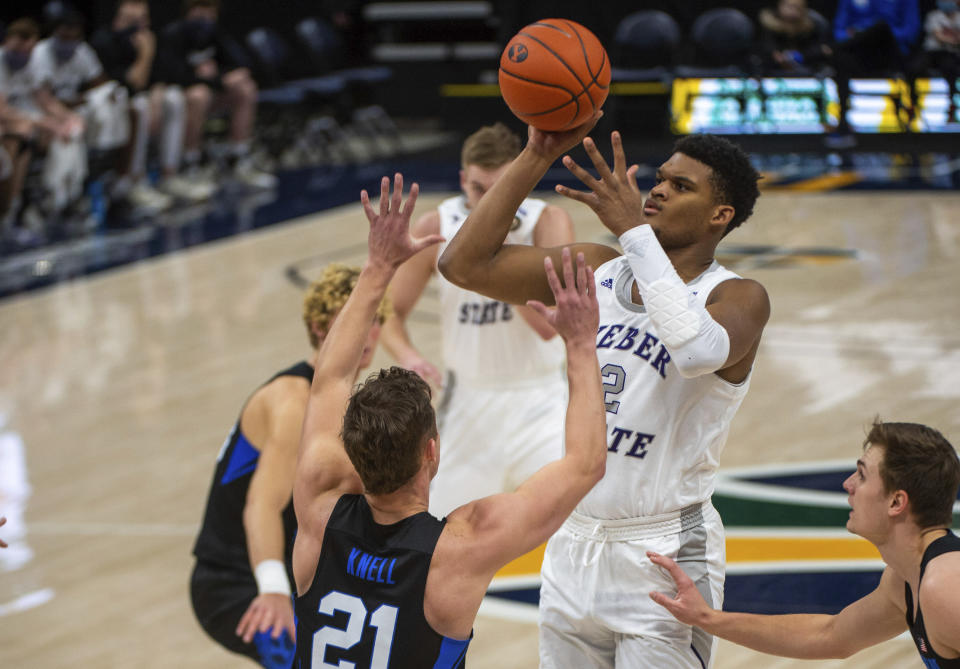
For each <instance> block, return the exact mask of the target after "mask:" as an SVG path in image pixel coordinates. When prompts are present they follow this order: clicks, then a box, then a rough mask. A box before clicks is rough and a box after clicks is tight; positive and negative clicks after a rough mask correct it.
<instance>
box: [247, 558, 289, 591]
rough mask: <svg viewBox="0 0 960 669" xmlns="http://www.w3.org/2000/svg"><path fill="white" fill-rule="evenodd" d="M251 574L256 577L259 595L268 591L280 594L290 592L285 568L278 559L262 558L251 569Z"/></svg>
mask: <svg viewBox="0 0 960 669" xmlns="http://www.w3.org/2000/svg"><path fill="white" fill-rule="evenodd" d="M253 576H254V578H256V579H257V590H258V591H259V592H260V594H261V595H264V594H266V593H268V592H275V593H277V594H280V595H289V594H290V581H288V580H287V570H286V569H285V568H284V566H283V563H282V562H281V561H280V560H264V561H263V562H261V563H260V564H258V565H257V566H256V568H255V569H254V570H253Z"/></svg>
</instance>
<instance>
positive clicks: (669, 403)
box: [439, 117, 770, 669]
mask: <svg viewBox="0 0 960 669" xmlns="http://www.w3.org/2000/svg"><path fill="white" fill-rule="evenodd" d="M596 118H598V117H595V118H594V119H592V120H591V122H589V123H587V124H586V125H584V126H582V127H580V128H577V129H574V130H571V131H569V132H564V133H545V132H541V131H538V130H536V129H533V128H531V129H530V139H529V141H528V143H527V146H526V147H525V148H524V150H523V151H522V152H521V154H520V156H519V157H518V158H517V159H516V160H515V161H514V162H513V164H511V165H510V167H509V168H507V170H506V172H505V173H504V174H503V176H502V178H501V179H500V180H498V181H497V183H496V184H495V185H494V187H493V188H492V189H491V190H490V192H488V193H487V194H486V196H485V197H484V198H483V200H482V201H481V202H480V203H479V204H478V206H477V207H476V208H474V210H473V212H472V213H471V215H470V218H469V219H468V220H467V221H466V223H465V224H464V225H463V226H462V227H461V228H460V231H459V232H458V233H457V236H456V237H455V238H454V239H453V240H451V241H450V243H449V244H448V246H447V249H446V251H445V252H444V253H443V255H442V256H441V258H440V260H439V268H440V271H441V272H442V273H443V275H444V276H445V277H447V278H448V279H449V280H450V281H452V282H454V283H456V284H457V285H460V286H463V287H465V288H469V289H472V290H476V291H478V292H480V293H482V294H485V295H489V296H490V297H492V298H494V299H499V300H503V301H505V302H511V303H516V302H521V303H522V302H524V301H525V300H530V299H536V300H540V301H543V300H549V299H550V298H549V286H548V285H547V284H546V282H545V281H543V279H541V278H540V276H539V275H538V272H539V267H540V265H541V264H542V263H543V258H544V256H550V257H552V258H554V262H557V260H556V259H557V258H559V253H560V249H538V248H534V247H528V246H510V245H507V246H502V241H503V240H504V238H505V236H506V233H507V231H508V230H509V227H510V224H511V217H512V212H513V211H514V210H515V209H516V207H517V206H518V204H519V203H520V202H521V201H522V200H523V198H524V197H526V195H527V193H528V192H529V191H530V189H531V188H533V186H534V185H536V183H537V182H538V181H539V180H540V179H541V178H542V177H543V176H544V174H545V173H546V171H547V169H548V168H549V167H550V165H551V164H552V163H553V162H554V160H556V159H557V158H559V157H560V156H561V155H563V153H564V152H565V151H567V150H569V149H570V148H572V147H574V146H576V144H578V143H579V142H580V141H581V140H583V144H584V147H585V148H586V150H587V153H588V155H589V156H590V158H591V160H592V161H593V163H594V166H595V168H596V169H597V172H598V173H599V179H595V178H593V177H592V176H590V174H589V173H588V172H586V171H585V170H583V169H582V168H580V167H579V166H578V165H576V164H575V163H574V162H573V160H572V159H570V158H569V157H567V158H565V159H564V164H565V165H566V166H567V168H568V169H570V170H571V172H573V174H574V175H576V176H577V177H578V178H580V179H581V180H582V181H583V182H584V183H585V184H586V185H587V186H588V187H589V188H590V189H591V191H592V192H579V191H573V190H570V189H567V188H562V187H557V190H558V192H560V193H562V194H564V195H567V196H569V197H571V198H573V199H575V200H578V201H580V202H584V203H586V204H587V205H589V206H590V207H591V209H593V211H594V212H596V214H597V215H598V216H599V218H600V220H601V221H602V222H603V224H604V225H605V226H606V227H607V228H608V229H610V231H611V232H613V233H614V234H615V235H617V236H618V237H619V238H620V244H621V245H622V247H623V249H624V254H625V255H623V256H621V255H620V253H618V252H617V251H616V250H614V249H612V248H609V247H606V246H602V245H597V244H576V245H574V246H573V248H572V250H573V251H580V252H582V253H583V254H584V255H585V256H586V258H587V262H589V263H591V264H592V265H593V266H595V267H596V268H597V269H596V273H595V276H596V281H597V294H598V298H599V302H600V327H599V331H598V333H597V339H596V346H597V355H598V357H599V360H600V367H601V373H602V375H603V380H604V390H605V397H604V400H605V404H606V409H607V448H608V452H607V470H606V475H605V476H604V478H603V480H602V481H601V482H600V483H599V484H598V485H597V486H596V487H595V488H594V489H593V490H592V491H591V492H590V493H588V494H587V496H586V497H585V498H584V499H583V501H582V502H581V503H580V504H579V505H578V506H577V509H576V510H575V511H574V513H573V514H571V516H570V517H569V519H568V520H567V521H566V523H565V524H564V526H563V527H562V528H561V529H560V530H559V531H558V532H557V533H556V534H555V535H554V536H553V537H552V538H551V539H550V541H549V542H548V544H547V552H546V556H545V558H544V563H543V570H542V578H543V585H542V588H541V595H540V660H541V667H544V668H554V667H564V668H567V667H569V668H570V669H573V668H574V667H576V668H578V669H582V668H584V667H612V666H618V667H631V668H633V667H656V668H657V669H671V668H676V667H683V668H686V667H690V668H698V669H699V668H702V667H707V666H709V665H710V662H711V654H712V648H713V638H712V637H711V636H709V635H708V634H706V633H705V632H703V631H702V630H699V629H697V628H693V627H690V626H688V625H684V624H681V623H679V622H678V621H676V620H675V619H674V618H673V617H672V616H671V615H669V613H668V612H667V611H666V610H665V609H662V608H660V607H657V606H656V605H654V603H653V602H652V601H651V600H650V599H649V597H647V592H649V591H650V590H660V591H664V590H666V591H669V590H670V589H671V588H672V586H673V582H672V580H670V577H669V576H668V575H666V574H664V573H663V572H662V571H661V570H660V569H659V568H658V567H657V566H656V565H654V564H652V563H651V562H650V560H649V558H648V557H647V555H646V551H648V550H650V551H654V552H656V553H658V554H667V555H668V556H669V557H671V558H673V559H674V560H677V561H678V562H679V563H680V565H681V566H682V568H683V569H684V571H686V572H687V574H689V575H690V577H691V579H692V580H693V581H694V582H695V583H696V584H697V587H698V589H699V590H700V591H701V592H702V593H703V594H704V597H705V598H706V599H707V600H708V601H709V602H712V604H713V605H714V606H715V607H718V608H719V606H720V604H721V601H722V598H723V580H724V566H725V565H724V534H723V526H722V524H721V521H720V517H719V515H718V514H717V512H716V510H714V508H713V506H712V505H711V504H710V496H711V494H712V492H713V487H714V478H715V474H716V470H717V459H718V457H719V455H720V451H721V450H722V448H723V445H724V442H725V440H726V437H727V433H728V430H729V426H730V421H731V419H732V418H733V415H734V413H736V410H737V408H738V407H739V406H740V403H741V401H742V400H743V397H744V395H745V394H746V392H747V387H748V385H749V383H750V373H751V369H752V366H753V360H754V357H755V356H756V352H757V347H758V346H759V342H760V334H761V331H762V330H763V326H764V325H765V323H766V321H767V318H768V317H769V311H770V305H769V300H768V298H767V294H766V291H765V290H764V288H763V287H762V286H761V285H760V284H758V283H757V282H755V281H751V280H747V279H741V278H740V277H738V276H737V275H736V274H734V273H733V272H730V271H729V270H727V269H725V268H724V267H722V266H721V265H719V264H718V263H717V262H716V261H715V260H714V253H715V250H716V247H717V244H718V243H719V241H720V239H721V238H722V237H723V236H724V235H725V234H727V233H728V232H729V231H730V230H731V229H733V228H735V227H737V226H738V225H740V223H742V222H743V221H744V220H745V219H746V218H747V217H749V215H750V214H751V212H752V210H753V205H754V202H755V201H756V198H757V196H758V195H759V191H758V189H757V180H758V178H759V175H758V174H757V172H756V171H755V170H754V169H753V167H752V166H751V165H750V162H749V160H748V159H747V156H746V155H745V154H744V153H743V152H742V151H741V150H740V149H739V148H738V147H736V146H735V145H733V144H731V143H730V142H728V141H726V140H724V139H720V138H717V137H711V136H708V135H699V136H690V137H685V138H683V139H681V140H680V141H678V142H677V144H676V147H675V150H674V153H673V155H671V156H670V158H669V159H668V160H667V161H666V162H665V163H663V164H662V165H661V166H660V167H659V169H658V170H657V179H656V185H655V186H654V187H653V188H652V189H651V190H650V192H649V195H648V196H647V197H644V193H642V192H641V191H640V190H639V188H638V187H637V184H636V180H635V178H634V177H635V174H636V170H637V167H636V166H633V167H631V168H629V169H627V165H626V160H625V157H624V153H623V148H622V145H621V140H620V136H619V134H618V133H614V134H613V148H614V166H613V170H612V171H611V170H610V168H609V167H608V166H607V165H606V163H605V162H604V160H603V158H602V157H601V156H600V153H599V152H598V151H597V148H596V146H595V145H594V143H593V142H592V140H590V139H584V137H585V135H586V134H587V132H589V129H590V128H591V127H592V125H593V124H594V123H595V122H596ZM655 546H656V547H658V548H654V547H655ZM653 584H659V585H658V586H657V587H651V586H653Z"/></svg>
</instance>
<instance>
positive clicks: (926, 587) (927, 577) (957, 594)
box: [920, 551, 960, 607]
mask: <svg viewBox="0 0 960 669" xmlns="http://www.w3.org/2000/svg"><path fill="white" fill-rule="evenodd" d="M920 598H921V599H922V600H923V601H924V607H926V601H927V600H928V599H929V598H938V599H941V598H942V599H943V600H944V601H949V602H951V603H952V606H953V607H956V606H958V605H960V601H958V598H960V551H951V552H949V553H941V554H940V555H938V556H936V557H935V558H933V559H932V560H930V562H928V563H927V568H926V570H925V571H924V573H923V580H922V581H920Z"/></svg>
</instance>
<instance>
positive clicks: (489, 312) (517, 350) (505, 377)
mask: <svg viewBox="0 0 960 669" xmlns="http://www.w3.org/2000/svg"><path fill="white" fill-rule="evenodd" d="M546 206H547V204H546V202H544V201H543V200H537V199H532V198H528V199H526V200H524V201H523V203H522V204H521V205H520V208H519V209H518V210H517V215H516V218H515V220H514V227H513V229H511V230H510V232H509V234H508V235H507V238H506V240H505V242H504V243H506V244H527V245H532V244H533V230H534V228H535V227H536V225H537V221H538V220H539V219H540V214H541V213H542V212H543V210H544V208H545V207H546ZM439 212H440V234H442V235H443V236H444V237H445V238H446V239H448V240H449V239H453V236H454V235H455V234H456V233H457V230H459V229H460V226H461V225H462V224H463V222H464V221H465V220H466V218H467V215H468V214H469V213H470V211H469V210H468V209H467V206H466V197H464V196H463V195H460V196H458V197H453V198H450V199H448V200H444V201H443V202H442V203H441V204H440V207H439ZM442 252H443V248H441V249H440V251H439V252H438V254H439V253H442ZM440 306H441V318H442V324H443V362H444V365H445V367H446V368H447V369H448V370H451V371H453V372H454V374H455V375H456V378H457V382H458V383H460V382H465V383H468V384H473V385H477V384H482V385H486V384H490V383H493V384H499V383H503V382H504V381H506V382H509V381H511V380H530V379H536V378H540V377H544V376H548V375H549V376H556V375H557V374H558V373H559V371H560V369H561V367H562V365H563V358H564V349H563V342H562V341H561V340H560V338H559V337H554V338H553V339H551V340H550V341H544V340H543V339H542V338H541V337H540V335H538V334H537V333H536V332H534V331H533V329H532V328H531V327H530V326H529V325H527V323H526V321H524V320H523V318H522V317H521V316H520V314H518V313H517V311H516V308H515V307H513V306H512V305H509V304H506V303H504V302H499V301H497V300H492V299H490V298H488V297H484V296H483V295H480V294H478V293H474V292H471V291H469V290H464V289H463V288H460V287H459V286H456V285H454V284H452V283H450V282H449V281H447V280H446V279H444V278H443V277H440Z"/></svg>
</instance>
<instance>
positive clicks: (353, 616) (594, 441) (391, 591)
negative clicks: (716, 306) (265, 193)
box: [293, 174, 606, 669]
mask: <svg viewBox="0 0 960 669" xmlns="http://www.w3.org/2000/svg"><path fill="white" fill-rule="evenodd" d="M402 190H403V182H402V178H401V176H400V175H399V174H398V175H397V176H396V177H395V182H394V189H393V194H392V196H391V194H390V182H389V179H387V178H384V179H383V182H382V184H381V194H380V195H381V197H380V210H379V213H376V212H375V211H374V209H373V208H372V207H371V205H370V202H369V199H368V197H367V194H366V192H364V193H363V194H362V196H361V200H362V202H363V205H364V210H365V211H366V214H367V218H368V219H369V221H370V237H369V253H370V255H369V258H368V260H367V262H366V264H365V266H364V268H363V270H362V271H361V273H360V278H359V279H358V281H357V285H356V288H355V289H354V291H353V293H352V294H351V296H350V299H349V300H347V304H346V305H345V306H344V307H343V310H342V311H341V312H340V314H339V316H338V317H337V320H336V321H335V322H334V324H333V328H332V329H331V331H330V334H329V336H328V337H327V340H326V342H325V343H324V345H323V347H322V349H321V351H320V356H319V358H318V366H317V370H316V374H315V376H314V379H313V386H312V388H311V391H310V400H309V402H308V404H307V414H306V418H305V422H304V428H303V436H302V439H301V445H300V460H299V462H298V464H297V473H296V480H295V484H294V491H293V499H294V506H295V508H296V513H297V520H298V523H299V531H298V534H297V538H296V541H295V544H294V549H293V573H294V577H295V579H296V585H297V593H298V596H297V599H296V613H297V662H298V665H297V666H298V667H299V668H300V669H308V668H309V667H337V666H339V667H353V666H356V667H357V668H358V669H359V668H361V667H362V668H364V669H368V668H369V669H386V667H387V666H389V667H390V668H391V669H403V668H404V667H410V668H411V669H412V668H416V669H420V668H423V667H427V668H430V667H433V668H434V669H446V668H450V667H462V666H463V662H464V655H465V653H466V650H467V645H468V643H469V641H470V638H471V635H472V628H473V621H474V618H475V617H476V614H477V609H478V608H479V607H480V602H481V600H482V599H483V596H484V594H485V592H486V589H487V586H488V585H489V584H490V580H491V578H493V575H494V574H495V573H496V571H497V570H498V569H499V568H500V567H502V566H503V565H504V564H506V563H507V562H509V561H510V560H512V559H514V558H516V557H518V556H520V555H523V554H524V553H526V552H527V551H529V550H531V549H532V548H534V547H536V546H538V545H540V543H542V542H543V541H544V540H546V539H547V537H549V536H550V535H551V534H552V533H553V532H554V531H555V530H556V529H557V528H558V527H559V526H560V524H561V523H562V522H563V520H564V519H565V518H566V517H567V516H568V515H569V514H570V512H571V511H572V510H573V508H574V506H575V505H576V504H577V502H578V501H579V500H580V499H581V498H582V497H583V496H584V495H585V494H586V493H587V491H589V490H590V488H591V487H593V485H594V484H595V483H596V482H597V481H599V480H600V478H601V477H602V476H603V472H604V467H605V465H604V463H605V461H606V439H605V431H604V430H605V419H604V406H603V394H602V389H601V383H600V369H599V366H598V364H597V355H596V349H595V346H594V337H595V335H596V331H597V326H598V318H599V317H598V307H597V298H596V293H595V290H594V278H593V272H592V270H591V269H590V268H589V267H587V266H586V265H585V263H584V260H583V256H582V255H580V256H579V257H578V258H577V263H576V265H577V267H576V270H574V267H573V262H572V260H571V257H570V253H569V251H566V252H564V253H563V255H562V263H563V270H562V274H563V276H564V282H563V286H561V283H560V280H559V278H558V277H557V276H556V274H555V272H554V270H553V265H552V264H551V262H550V261H549V260H548V261H547V262H546V263H545V265H546V270H547V277H548V279H549V282H550V286H551V288H552V290H553V293H554V295H555V296H556V302H557V310H556V312H554V313H549V314H548V312H547V309H546V308H545V307H544V306H543V305H542V304H540V303H539V302H537V303H530V305H531V306H533V307H534V309H536V310H537V311H538V312H539V313H540V314H541V315H542V316H544V317H545V318H547V319H548V321H549V322H550V324H551V325H552V326H553V327H554V328H555V329H556V331H557V332H558V333H559V334H560V336H561V338H562V339H563V341H564V343H565V345H566V350H567V380H568V383H569V389H570V399H569V404H568V406H567V414H566V430H565V438H566V443H565V446H566V453H565V455H564V456H563V457H561V458H559V459H557V460H555V461H553V462H551V463H549V464H547V465H545V466H544V467H543V468H541V469H540V470H539V471H537V472H536V473H534V474H533V475H532V476H531V477H530V478H529V479H527V480H526V481H525V482H523V483H522V484H521V485H520V486H519V487H518V488H517V490H516V491H515V492H512V493H504V494H499V495H493V496H491V497H484V498H482V499H479V500H476V501H471V502H468V503H467V504H464V505H463V506H460V507H458V508H456V509H454V510H453V511H452V512H451V513H450V514H449V515H448V516H447V517H446V518H444V519H443V520H438V519H437V518H435V517H433V516H432V515H430V513H429V512H428V505H429V501H430V500H429V490H430V481H431V480H432V479H433V477H434V476H435V475H436V473H437V467H438V465H439V461H440V453H441V450H442V447H440V446H438V444H437V425H436V417H435V415H434V411H433V408H432V406H431V405H430V387H429V386H428V385H427V384H426V382H425V381H423V380H422V379H421V378H420V377H419V376H417V374H416V373H414V372H411V371H408V370H405V369H401V368H399V367H393V368H391V369H388V370H383V371H381V372H380V373H379V374H377V375H374V376H371V377H370V378H369V379H368V380H367V381H366V382H365V383H364V384H363V385H362V386H361V387H360V388H359V389H357V390H356V391H354V386H353V384H354V378H355V377H356V374H357V367H358V365H359V364H360V362H361V358H362V349H363V342H364V340H365V339H366V337H367V332H368V331H369V329H370V327H371V324H372V323H373V322H374V315H375V312H376V308H377V304H378V303H379V302H380V300H381V298H382V296H383V294H384V292H385V291H386V288H387V285H388V284H389V283H390V280H391V279H392V278H393V276H394V273H395V272H396V269H397V267H399V266H400V265H401V263H403V262H404V261H405V260H406V259H408V258H409V257H411V256H412V255H414V254H415V253H416V252H417V251H419V250H421V249H424V248H427V247H428V246H429V245H431V244H435V243H438V242H439V241H440V240H441V238H440V236H439V235H427V236H425V237H422V238H419V239H413V238H411V237H410V234H409V222H410V215H411V214H412V212H413V205H414V202H415V201H416V194H417V186H416V185H415V184H414V186H413V187H412V188H411V190H410V197H409V199H408V200H407V202H406V204H405V205H404V206H402V207H401V200H402ZM575 273H576V280H574V274H575ZM482 440H483V436H482V435H477V436H476V442H477V443H476V444H475V447H476V448H484V447H485V446H486V445H485V444H483V443H482Z"/></svg>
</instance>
